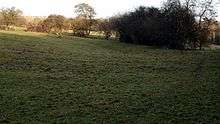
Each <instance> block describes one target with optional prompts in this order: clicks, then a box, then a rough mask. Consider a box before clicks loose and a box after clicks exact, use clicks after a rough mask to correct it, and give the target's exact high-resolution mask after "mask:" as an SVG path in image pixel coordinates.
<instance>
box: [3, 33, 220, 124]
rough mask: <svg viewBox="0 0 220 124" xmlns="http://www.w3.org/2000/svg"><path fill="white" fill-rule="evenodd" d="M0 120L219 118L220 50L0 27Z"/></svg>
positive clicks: (210, 123) (195, 120)
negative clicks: (161, 46) (179, 48)
mask: <svg viewBox="0 0 220 124" xmlns="http://www.w3.org/2000/svg"><path fill="white" fill-rule="evenodd" d="M0 123H131V124H133V123H186V124H190V123H207V124H213V123H220V51H219V50H212V51H211V50H209V51H208V50H207V51H175V50H162V49H157V48H152V47H146V46H137V45H130V44H123V43H119V42H117V41H105V40H90V39H82V38H72V37H64V38H61V39H59V38H56V37H55V36H48V35H47V34H40V33H27V32H26V33H25V32H3V31H1V32H0Z"/></svg>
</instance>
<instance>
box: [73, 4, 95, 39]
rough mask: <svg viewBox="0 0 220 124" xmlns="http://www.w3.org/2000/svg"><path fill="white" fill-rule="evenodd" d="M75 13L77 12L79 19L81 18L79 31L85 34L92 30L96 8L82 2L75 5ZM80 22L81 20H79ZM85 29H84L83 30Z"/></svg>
mask: <svg viewBox="0 0 220 124" xmlns="http://www.w3.org/2000/svg"><path fill="white" fill-rule="evenodd" d="M75 13H76V14H77V20H76V21H78V20H81V21H82V23H80V26H79V27H80V28H78V27H77V28H75V29H79V32H82V33H84V35H85V36H87V35H89V34H90V32H91V27H92V25H93V24H94V19H93V18H94V16H95V15H96V13H95V10H94V9H93V8H92V7H91V6H90V5H88V4H86V3H81V4H78V5H76V6H75ZM77 23H79V22H77ZM82 29H83V30H82Z"/></svg>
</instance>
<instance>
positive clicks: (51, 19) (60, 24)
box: [43, 15, 65, 33]
mask: <svg viewBox="0 0 220 124" xmlns="http://www.w3.org/2000/svg"><path fill="white" fill-rule="evenodd" d="M64 22H65V17H64V16H62V15H50V16H48V17H47V18H46V19H45V20H44V21H43V25H46V26H47V27H48V28H47V32H54V33H61V32H62V30H63V29H64V28H65V25H64Z"/></svg>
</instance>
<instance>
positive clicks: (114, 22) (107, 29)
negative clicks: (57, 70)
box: [0, 0, 219, 49]
mask: <svg viewBox="0 0 220 124" xmlns="http://www.w3.org/2000/svg"><path fill="white" fill-rule="evenodd" d="M214 10H215V9H214V6H213V2H212V0H207V1H199V0H181V1H180V0H168V1H167V2H166V3H164V5H163V7H162V8H155V7H143V6H141V7H139V8H137V9H136V10H135V11H132V12H127V13H125V14H122V15H116V16H113V17H111V18H108V19H95V18H94V16H95V15H96V13H95V10H94V9H93V8H92V7H91V6H90V5H88V4H85V3H82V4H78V5H76V6H75V14H76V15H77V17H75V18H65V17H64V16H62V15H50V16H48V17H47V18H34V19H27V18H25V17H24V16H22V11H20V10H18V9H16V8H14V7H13V8H4V9H1V11H0V24H1V29H3V30H13V26H23V27H25V28H26V31H33V32H46V33H55V34H57V35H62V34H63V33H65V32H66V33H69V34H71V35H74V36H80V37H89V36H90V34H91V32H96V33H97V34H99V35H101V36H102V37H104V38H105V39H109V38H111V37H115V38H118V39H119V40H120V41H121V42H125V43H133V44H142V45H150V46H160V47H166V48H171V49H197V48H200V49H201V48H202V46H203V45H207V44H210V43H212V42H213V41H215V39H218V38H217V37H218V35H214V32H216V31H217V30H219V26H218V25H217V21H215V19H214V17H215V11H214ZM216 43H219V41H217V40H216Z"/></svg>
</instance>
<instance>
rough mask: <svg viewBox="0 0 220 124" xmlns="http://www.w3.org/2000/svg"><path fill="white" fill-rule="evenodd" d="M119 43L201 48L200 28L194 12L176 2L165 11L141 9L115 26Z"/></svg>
mask: <svg viewBox="0 0 220 124" xmlns="http://www.w3.org/2000/svg"><path fill="white" fill-rule="evenodd" d="M115 25H116V27H117V30H118V32H119V34H120V41H122V42H127V43H135V44H144V45H154V46H166V47H168V48H173V49H188V48H190V49H192V48H196V47H197V46H198V45H197V44H198V43H197V42H198V35H199V32H198V30H199V29H198V25H197V22H196V19H195V16H194V14H193V12H191V11H190V10H188V9H187V8H185V7H183V6H181V5H178V4H176V3H173V4H170V5H167V6H166V7H164V8H163V9H161V10H160V9H158V8H153V7H150V8H146V7H139V8H138V9H136V10H135V11H134V12H130V13H126V14H124V15H121V16H120V17H119V18H118V20H117V21H116V23H115Z"/></svg>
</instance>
